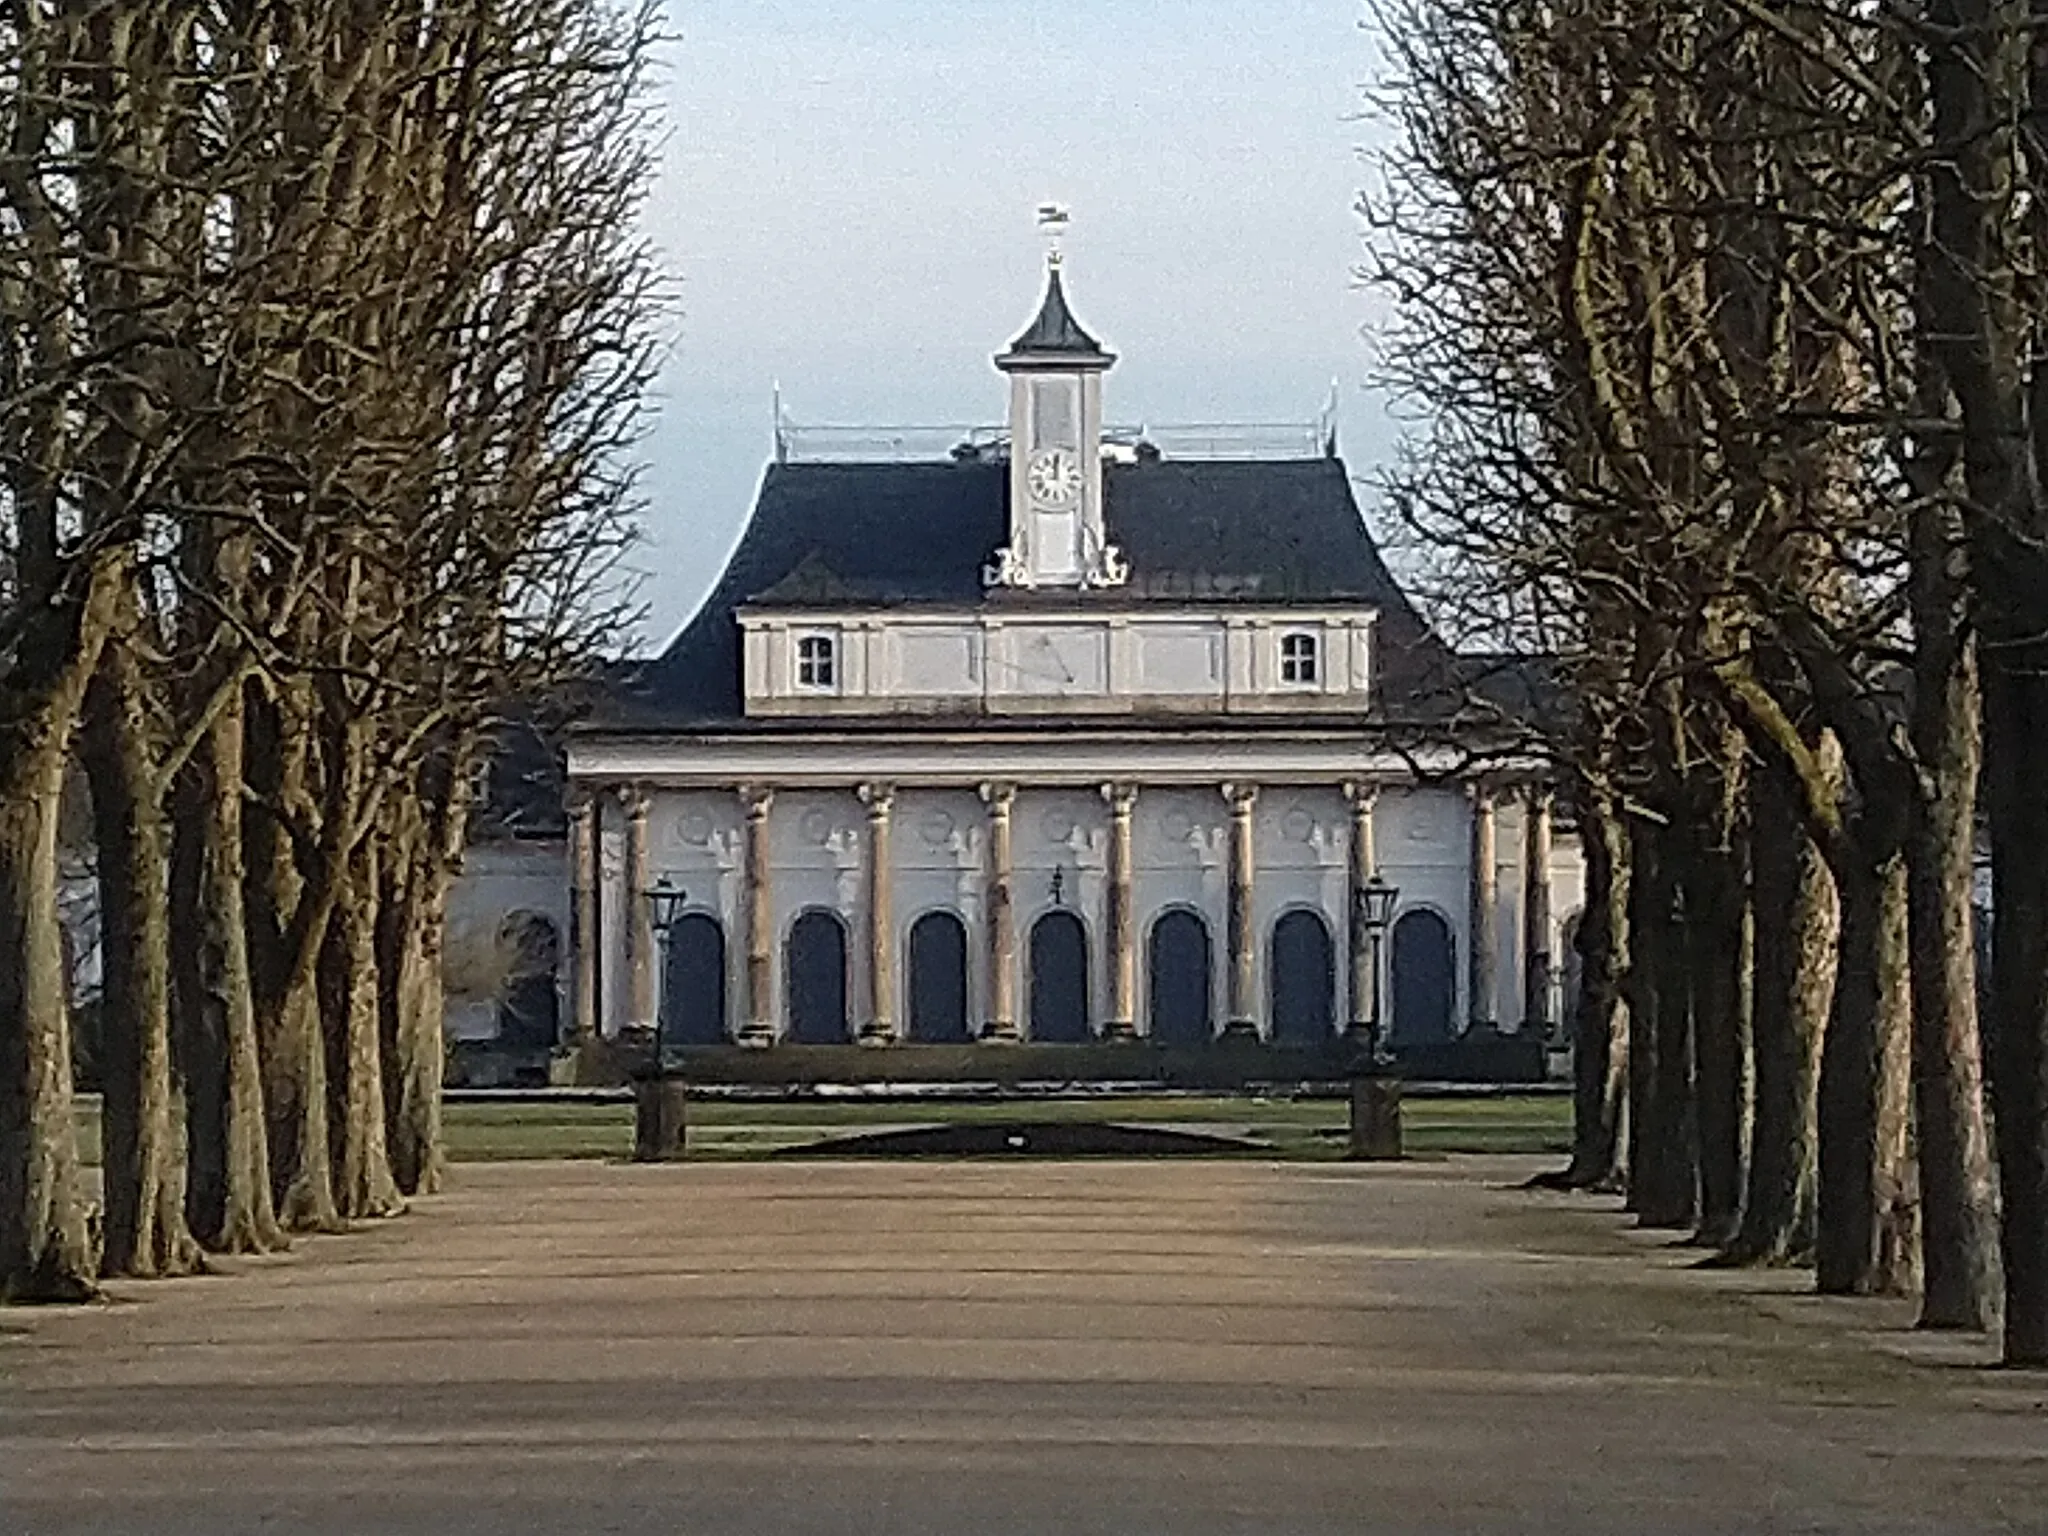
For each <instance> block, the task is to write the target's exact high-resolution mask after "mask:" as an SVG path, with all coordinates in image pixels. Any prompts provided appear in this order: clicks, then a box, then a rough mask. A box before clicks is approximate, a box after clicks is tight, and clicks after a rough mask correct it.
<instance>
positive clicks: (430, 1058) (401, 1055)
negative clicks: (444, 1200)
mask: <svg viewBox="0 0 2048 1536" xmlns="http://www.w3.org/2000/svg"><path fill="white" fill-rule="evenodd" d="M401 819H405V820H411V821H412V822H413V830H414V832H415V833H417V832H418V831H419V830H420V828H419V827H418V825H417V819H418V818H417V807H416V804H415V803H412V802H408V809H407V811H406V812H404V813H403V817H402V818H401ZM447 922H448V881H447V878H446V876H445V875H443V874H442V873H441V872H440V871H439V870H438V869H437V868H435V867H434V865H433V863H432V862H431V861H430V856H429V854H428V853H427V851H426V849H425V848H424V847H423V846H422V844H421V840H420V838H419V837H418V836H413V837H410V838H408V837H406V836H404V835H402V833H399V832H395V833H394V837H393V840H392V843H391V845H390V847H389V848H388V849H387V852H386V859H385V878H384V899H383V902H382V904H381V907H380V910H379V913H378V920H377V957H378V958H377V969H378V980H379V1001H380V1005H381V1006H380V1012H381V1014H382V1020H383V1045H384V1092H385V1096H386V1106H387V1108H388V1110H389V1114H390V1119H389V1122H388V1127H387V1130H388V1138H389V1143H390V1150H391V1171H392V1175H393V1177H394V1178H396V1180H397V1181H398V1188H399V1192H400V1193H401V1194H406V1195H425V1194H433V1193H434V1192H435V1191H436V1190H438V1189H439V1188H440V1187H441V1180H442V1176H443V1173H444V1169H443V1165H442V1154H441V1078H442V1042H441V1024H442V994H441V943H442V936H443V934H444V933H445V932H446V929H447Z"/></svg>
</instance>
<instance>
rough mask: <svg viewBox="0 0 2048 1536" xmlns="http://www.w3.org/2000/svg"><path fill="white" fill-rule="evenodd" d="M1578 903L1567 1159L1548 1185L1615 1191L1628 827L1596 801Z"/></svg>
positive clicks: (1622, 1081) (1624, 1131) (1621, 1151)
mask: <svg viewBox="0 0 2048 1536" xmlns="http://www.w3.org/2000/svg"><path fill="white" fill-rule="evenodd" d="M1579 834H1580V845H1581V846H1582V847H1583V848H1584V850H1585V856H1586V904H1585V906H1584V908H1583V909H1582V910H1581V912H1580V914H1579V928H1578V935H1577V938H1576V940H1575V941H1574V942H1575V943H1576V945H1577V948H1578V952H1579V995H1578V1001H1577V1006H1576V1007H1575V1009H1574V1010H1573V1017H1572V1036H1573V1048H1572V1075H1573V1090H1572V1160H1571V1166H1570V1167H1568V1168H1567V1169H1565V1171H1564V1173H1563V1174H1562V1175H1561V1176H1553V1178H1552V1180H1551V1182H1553V1183H1555V1184H1558V1185H1560V1186H1562V1187H1563V1188H1567V1189H1600V1190H1614V1189H1619V1188H1621V1187H1622V1183H1623V1179H1622V1175H1623V1172H1624V1168H1623V1158H1624V1156H1625V1155H1626V1150H1627V1145H1628V1060H1629V1057H1628V1031H1629V1013H1628V995H1627V989H1628V969H1629V935H1628V904H1629V874H1630V859H1629V848H1628V826H1627V823H1625V822H1624V821H1623V820H1622V819H1621V818H1620V817H1619V816H1618V815H1616V814H1615V811H1614V808H1613V805H1612V804H1611V802H1608V801H1606V800H1605V799H1604V798H1602V799H1600V800H1597V801H1596V802H1595V803H1594V804H1592V805H1590V806H1589V807H1588V808H1587V810H1586V812H1585V814H1584V816H1583V817H1582V819H1581V821H1580V826H1579Z"/></svg>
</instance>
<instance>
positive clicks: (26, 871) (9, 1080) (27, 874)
mask: <svg viewBox="0 0 2048 1536" xmlns="http://www.w3.org/2000/svg"><path fill="white" fill-rule="evenodd" d="M117 565H118V562H116V561H112V560H105V561H102V562H100V563H99V564H98V565H97V566H96V567H95V569H94V570H93V573H92V577H91V580H90V582H89V584H88V587H87V591H86V595H85V600H84V601H83V603H81V604H80V605H79V607H78V611H77V613H76V616H75V623H70V624H62V625H54V626H52V627H53V628H61V629H68V630H69V631H70V632H69V633H68V634H62V635H56V636H51V635H39V636H35V637H33V638H34V639H35V640H36V641H38V642H39V643H40V645H41V648H42V649H43V651H44V653H45V656H47V657H50V658H51V660H50V661H49V663H48V664H47V665H46V666H43V667H40V668H33V669H31V670H41V671H43V672H45V673H46V681H45V682H44V683H43V685H42V686H40V687H36V688H35V689H34V691H33V693H30V692H29V691H28V690H29V684H28V683H18V684H17V685H16V690H17V691H16V693H15V696H14V697H11V698H7V699H4V700H0V955H5V956H11V957H12V958H13V963H11V964H4V965H0V1301H82V1300H86V1299H89V1298H90V1297H92V1296H93V1295H94V1294H95V1287H94V1284H93V1272H94V1269H95V1267H96V1265H97V1262H98V1256H97V1255H96V1254H94V1253H93V1252H92V1245H91V1242H90V1240H89V1238H88V1235H87V1231H86V1220H85V1207H84V1205H83V1203H82V1202H81V1200H80V1198H79V1193H80V1191H79V1182H80V1179H79V1166H78V1130H77V1126H76V1124H75V1123H74V1121H73V1118H72V1102H71V1010H70V1002H69V999H68V997H67V995H66V993H67V987H66V980H65V975H64V938H63V930H62V926H61V923H60V921H59V918H58V912H57V885H58V866H57V826H58V819H59V817H60V815H61V813H62V809H63V802H64V770H65V764H66V762H67V761H68V759H69V756H70V751H71V739H72V734H73V732H74V731H75V730H76V728H77V724H78V718H79V711H80V709H81V707H82V706H83V703H84V698H85V689H86V684H87V682H88V681H89V680H90V678H91V677H92V674H93V671H94V669H95V668H96V667H97V666H98V664H99V657H100V651H101V649H102V647H103V646H104V645H105V643H106V636H107V632H108V629H109V627H110V624H111V621H112V618H113V612H114V604H115V599H116V596H117V594H118V589H119V572H118V570H117V569H116V566H117ZM23 646H24V649H25V650H29V645H28V642H26V641H24V642H23ZM30 655H31V659H36V660H40V659H41V658H35V657H34V656H33V652H32V651H31V652H30Z"/></svg>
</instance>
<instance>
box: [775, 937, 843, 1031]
mask: <svg viewBox="0 0 2048 1536" xmlns="http://www.w3.org/2000/svg"><path fill="white" fill-rule="evenodd" d="M782 995H783V1006H784V1008H785V1010H786V1013H787V1017H788V1024H789V1038H790V1039H791V1040H793V1041H795V1042H796V1043H797V1044H799V1045H841V1044H844V1043H845V1042H846V1041H848V1040H850V1039H852V1038H853V1037H852V1034H851V1033H850V1032H849V1030H848V1029H847V1026H846V925H845V924H844V923H842V922H841V921H840V920H839V914H838V913H836V912H828V911H826V910H825V909H824V908H823V907H813V908H811V910H810V911H808V912H806V913H804V914H803V915H802V916H800V917H799V918H797V920H796V921H795V922H794V923H792V924H791V925H790V929H789V941H788V942H787V943H786V944H785V945H784V946H783V951H782Z"/></svg>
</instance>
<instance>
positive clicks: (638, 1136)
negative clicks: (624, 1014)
mask: <svg viewBox="0 0 2048 1536" xmlns="http://www.w3.org/2000/svg"><path fill="white" fill-rule="evenodd" d="M641 897H642V899H643V900H645V901H646V903H647V921H648V926H649V927H650V928H652V929H653V930H654V936H655V938H656V939H657V940H659V941H660V945H661V949H660V953H661V986H660V988H659V989H658V990H657V991H656V993H655V997H656V999H657V1001H656V1004H655V1009H654V1033H653V1038H652V1039H650V1040H649V1041H648V1042H647V1069H646V1070H645V1071H644V1072H638V1073H635V1074H634V1079H635V1080H634V1084H633V1160H634V1161H635V1162H641V1163H659V1162H667V1161H669V1160H671V1159H674V1158H679V1157H681V1156H682V1155H683V1144H684V1139H685V1136H686V1134H687V1127H688V1124H689V1110H688V1085H687V1084H685V1083H684V1082H683V1081H682V1079H681V1078H680V1077H674V1078H671V1077H669V1076H668V1075H667V1074H666V1073H665V1072H664V1071H663V1070H662V1061H661V1016H662V1014H663V1013H664V1012H665V1011H666V1010H667V1007H668V976H669V966H668V946H669V938H670V935H671V934H673V933H674V932H675V926H676V923H677V921H678V920H679V919H680V918H681V917H682V915H683V903H684V902H685V901H687V900H688V898H687V897H686V896H685V895H684V894H683V892H682V891H681V890H680V889H679V888H678V887H677V886H676V885H675V884H674V883H673V882H672V881H670V879H669V878H668V876H666V875H663V876H662V877H661V878H660V879H659V880H657V881H655V883H654V885H653V886H652V887H651V888H650V889H648V890H646V891H643V892H641Z"/></svg>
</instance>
